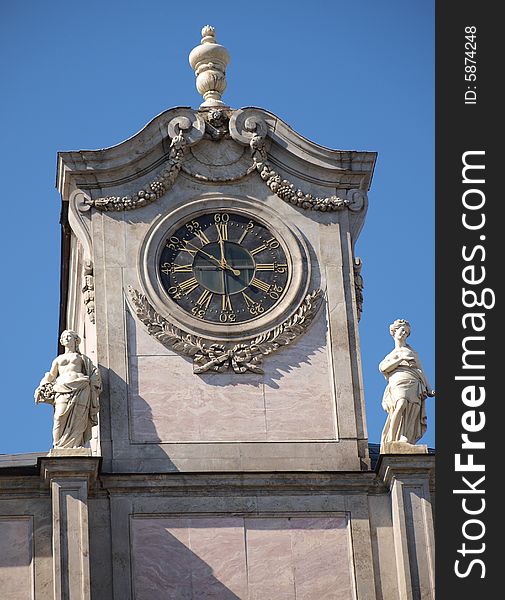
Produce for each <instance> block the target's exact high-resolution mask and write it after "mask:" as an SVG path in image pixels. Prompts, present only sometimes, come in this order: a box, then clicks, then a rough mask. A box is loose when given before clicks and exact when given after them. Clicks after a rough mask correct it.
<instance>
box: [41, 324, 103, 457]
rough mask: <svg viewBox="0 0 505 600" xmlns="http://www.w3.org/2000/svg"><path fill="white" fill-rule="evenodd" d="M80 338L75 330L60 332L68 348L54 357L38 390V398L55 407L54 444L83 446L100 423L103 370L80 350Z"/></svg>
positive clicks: (69, 446)
mask: <svg viewBox="0 0 505 600" xmlns="http://www.w3.org/2000/svg"><path fill="white" fill-rule="evenodd" d="M80 341H81V340H80V338H79V335H78V334H77V333H76V332H75V331H70V330H65V331H64V332H63V333H62V334H61V337H60V342H61V344H62V345H63V346H64V347H65V352H64V353H63V354H60V355H59V356H57V357H56V358H55V359H54V361H53V364H52V365H51V370H50V371H49V372H48V373H46V374H45V375H44V377H43V378H42V381H41V382H40V384H39V387H38V388H37V389H36V390H35V402H37V403H39V402H45V403H48V404H52V405H53V407H54V426H53V447H54V448H82V447H84V445H85V444H86V442H88V441H89V440H90V439H91V428H92V427H93V426H94V425H97V424H98V418H97V415H98V411H99V401H98V397H99V395H100V392H101V391H102V382H101V378H100V371H99V370H98V369H97V368H96V367H95V366H94V365H93V363H92V362H91V359H90V358H88V357H87V356H85V355H84V354H81V353H80V352H79V343H80Z"/></svg>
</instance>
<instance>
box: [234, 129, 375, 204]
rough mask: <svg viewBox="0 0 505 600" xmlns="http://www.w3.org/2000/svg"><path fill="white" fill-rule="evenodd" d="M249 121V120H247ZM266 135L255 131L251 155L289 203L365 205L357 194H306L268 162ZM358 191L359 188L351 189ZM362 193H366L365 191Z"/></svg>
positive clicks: (269, 185) (267, 178) (262, 175)
mask: <svg viewBox="0 0 505 600" xmlns="http://www.w3.org/2000/svg"><path fill="white" fill-rule="evenodd" d="M246 123H247V122H246ZM265 146H266V145H265V136H264V135H260V134H257V133H254V134H253V135H252V137H251V140H250V142H249V147H250V150H251V156H252V159H253V162H254V166H255V167H256V170H257V171H258V173H259V174H260V177H261V179H263V181H264V182H265V183H266V184H267V186H268V187H269V188H270V189H271V190H272V192H273V193H274V194H276V195H277V196H278V197H279V198H280V199H281V200H284V202H287V203H288V204H294V205H295V206H299V207H300V208H304V209H309V210H320V211H321V212H326V211H337V210H343V209H345V208H350V209H351V210H360V209H361V208H362V206H363V198H360V199H359V198H358V199H356V197H355V195H354V194H353V195H350V197H347V198H340V197H339V196H329V197H327V198H318V197H317V196H313V195H312V194H306V193H305V192H303V191H302V190H300V189H297V188H295V186H294V185H293V184H292V183H290V182H289V181H288V180H287V179H282V177H281V176H280V175H279V174H278V173H277V172H276V171H275V170H274V169H272V167H271V166H270V165H269V164H268V162H267V158H268V155H267V151H266V147H265ZM351 191H353V192H356V191H357V190H351ZM360 195H364V192H363V193H362V194H360Z"/></svg>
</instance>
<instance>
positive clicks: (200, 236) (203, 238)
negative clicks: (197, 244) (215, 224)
mask: <svg viewBox="0 0 505 600" xmlns="http://www.w3.org/2000/svg"><path fill="white" fill-rule="evenodd" d="M194 234H195V235H196V237H197V238H198V239H199V240H200V241H201V242H202V246H206V245H207V244H210V240H209V238H208V237H207V236H206V235H205V233H204V232H203V231H201V230H198V231H196V230H195V232H194Z"/></svg>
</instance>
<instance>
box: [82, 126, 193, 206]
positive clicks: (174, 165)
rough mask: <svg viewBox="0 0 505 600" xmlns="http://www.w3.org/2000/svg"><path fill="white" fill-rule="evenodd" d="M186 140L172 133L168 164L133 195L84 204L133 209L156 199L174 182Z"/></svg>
mask: <svg viewBox="0 0 505 600" xmlns="http://www.w3.org/2000/svg"><path fill="white" fill-rule="evenodd" d="M186 147H187V141H186V140H185V139H184V136H183V135H182V132H179V133H177V134H175V135H174V137H173V138H172V141H171V143H170V152H169V158H168V164H167V166H166V167H165V168H164V169H163V171H162V172H161V173H160V175H159V176H158V177H157V179H155V180H154V181H151V183H149V184H148V185H147V187H146V188H145V189H141V190H139V191H138V192H135V194H133V196H105V197H104V198H96V199H95V200H87V201H86V205H87V206H92V207H94V208H96V209H98V210H104V211H112V210H133V209H135V208H140V207H141V206H146V205H147V204H150V203H151V202H154V201H155V200H158V199H159V198H161V197H162V196H163V194H165V193H166V192H167V191H168V190H169V189H170V188H171V187H172V185H173V184H174V182H175V180H176V179H177V176H178V175H179V172H180V170H181V166H182V161H183V159H184V155H185V152H186Z"/></svg>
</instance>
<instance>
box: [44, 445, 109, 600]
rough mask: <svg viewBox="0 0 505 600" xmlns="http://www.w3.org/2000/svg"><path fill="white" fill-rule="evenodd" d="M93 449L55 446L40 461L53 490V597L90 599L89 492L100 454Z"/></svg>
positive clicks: (56, 598)
mask: <svg viewBox="0 0 505 600" xmlns="http://www.w3.org/2000/svg"><path fill="white" fill-rule="evenodd" d="M90 455H91V450H90V449H89V448H62V449H58V448H56V449H54V448H53V450H52V451H51V452H50V453H49V456H48V457H46V458H41V459H40V460H39V468H40V476H41V478H42V480H43V481H44V483H45V485H46V486H48V487H49V488H50V490H51V498H52V512H53V514H52V520H53V581H54V590H53V593H54V595H53V597H54V599H55V600H67V599H69V598H75V599H76V600H90V599H91V591H90V570H89V529H88V493H89V490H90V488H92V487H93V486H94V485H95V481H96V477H97V475H98V468H99V464H100V460H101V459H100V457H98V456H93V457H91V456H90Z"/></svg>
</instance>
